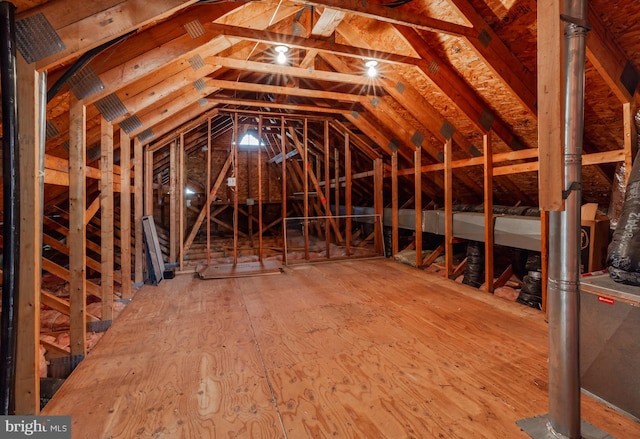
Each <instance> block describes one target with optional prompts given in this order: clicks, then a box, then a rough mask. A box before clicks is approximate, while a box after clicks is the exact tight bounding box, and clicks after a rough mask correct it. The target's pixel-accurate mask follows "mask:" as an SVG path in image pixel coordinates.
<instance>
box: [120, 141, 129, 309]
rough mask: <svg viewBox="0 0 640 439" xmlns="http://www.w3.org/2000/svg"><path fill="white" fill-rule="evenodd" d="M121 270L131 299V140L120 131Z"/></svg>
mask: <svg viewBox="0 0 640 439" xmlns="http://www.w3.org/2000/svg"><path fill="white" fill-rule="evenodd" d="M120 188H121V192H120V270H121V272H122V298H123V299H130V298H131V139H130V138H129V135H128V134H127V133H126V132H125V131H124V130H120Z"/></svg>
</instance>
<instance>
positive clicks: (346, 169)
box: [344, 132, 353, 256]
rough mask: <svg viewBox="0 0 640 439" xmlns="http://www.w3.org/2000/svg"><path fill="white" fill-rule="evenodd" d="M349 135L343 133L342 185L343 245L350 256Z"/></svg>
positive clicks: (351, 205)
mask: <svg viewBox="0 0 640 439" xmlns="http://www.w3.org/2000/svg"><path fill="white" fill-rule="evenodd" d="M349 139H350V136H349V133H348V132H345V134H344V178H345V187H344V204H345V213H346V215H347V218H346V221H345V223H346V233H345V234H346V237H345V241H346V242H345V245H346V246H347V251H346V255H347V256H351V241H352V239H353V238H352V236H351V235H352V233H351V228H352V224H351V214H352V213H353V202H352V196H353V194H352V188H353V185H352V182H351V173H352V169H351V142H350V141H349Z"/></svg>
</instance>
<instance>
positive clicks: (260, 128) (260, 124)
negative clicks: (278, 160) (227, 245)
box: [249, 115, 263, 262]
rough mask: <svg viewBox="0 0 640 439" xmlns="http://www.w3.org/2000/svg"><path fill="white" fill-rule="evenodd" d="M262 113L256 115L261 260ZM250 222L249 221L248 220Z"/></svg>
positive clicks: (260, 247)
mask: <svg viewBox="0 0 640 439" xmlns="http://www.w3.org/2000/svg"><path fill="white" fill-rule="evenodd" d="M262 137H263V135H262V115H260V116H258V260H259V261H260V262H262V232H263V230H262V228H263V224H262V146H261V143H262ZM249 222H251V221H249Z"/></svg>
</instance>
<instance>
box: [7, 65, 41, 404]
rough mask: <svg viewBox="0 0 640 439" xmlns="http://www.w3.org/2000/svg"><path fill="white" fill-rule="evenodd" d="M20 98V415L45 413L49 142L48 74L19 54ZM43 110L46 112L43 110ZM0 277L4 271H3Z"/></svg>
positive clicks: (17, 398)
mask: <svg viewBox="0 0 640 439" xmlns="http://www.w3.org/2000/svg"><path fill="white" fill-rule="evenodd" d="M16 70H17V94H18V96H17V98H18V102H20V106H19V108H18V128H19V132H20V141H19V159H18V160H19V163H20V175H19V187H20V201H19V202H20V207H19V211H20V219H19V221H20V225H19V227H20V238H19V240H20V242H19V244H20V258H19V261H18V262H19V267H18V273H17V274H18V283H17V286H18V291H17V294H18V298H17V299H18V300H17V307H18V322H19V331H17V333H18V334H17V336H18V339H17V346H18V347H17V352H16V362H15V366H16V375H15V399H14V401H15V414H17V415H26V414H29V415H34V414H35V415H37V414H39V413H40V361H39V359H40V346H39V342H40V286H41V271H42V236H41V221H42V209H43V206H42V202H43V200H42V194H41V187H42V181H43V177H42V169H43V163H42V162H41V158H40V157H41V155H40V153H41V152H43V150H44V147H45V139H43V138H42V137H41V129H40V127H41V126H42V125H43V124H44V123H45V121H44V120H42V116H41V115H42V113H43V112H44V111H43V110H44V109H43V107H45V106H46V102H45V100H44V95H46V89H45V84H46V81H45V80H44V74H39V73H37V72H36V71H35V69H34V66H33V65H29V64H27V62H26V61H25V60H24V59H23V58H22V56H17V69H16ZM41 110H42V111H41ZM0 277H1V276H0Z"/></svg>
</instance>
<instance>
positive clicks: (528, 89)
mask: <svg viewBox="0 0 640 439" xmlns="http://www.w3.org/2000/svg"><path fill="white" fill-rule="evenodd" d="M448 3H449V4H450V5H451V6H452V7H453V8H454V9H455V10H456V12H458V14H459V15H460V16H461V17H463V18H464V19H465V20H466V21H467V22H468V23H469V24H471V25H472V26H473V28H474V29H475V30H476V31H477V32H478V33H477V34H476V35H475V36H465V37H464V38H463V40H464V41H466V42H468V43H469V44H470V45H471V46H472V47H473V48H474V49H475V51H476V53H477V54H478V55H480V57H482V59H483V60H484V61H485V63H486V64H487V66H488V67H489V68H490V69H491V70H492V71H493V72H494V73H495V74H496V76H498V77H499V78H501V79H502V83H503V84H504V85H505V86H506V87H508V88H509V89H511V91H512V92H513V94H514V96H515V97H516V98H517V99H518V100H519V101H520V102H521V104H522V105H523V107H524V108H526V109H528V110H529V111H530V113H531V114H533V115H535V114H536V89H535V84H536V78H535V75H534V74H533V73H532V72H531V71H530V70H528V69H527V68H525V67H524V65H523V64H522V63H521V62H520V60H519V59H518V58H517V57H516V56H515V55H514V54H513V52H512V51H511V50H510V49H509V48H508V47H507V46H506V45H505V44H504V43H503V42H502V40H501V39H500V38H499V37H498V35H497V34H496V33H495V31H494V30H493V29H492V27H491V26H490V25H489V24H488V23H487V22H486V21H485V19H484V18H483V17H482V15H480V14H479V13H478V12H477V11H476V9H475V7H474V6H473V5H472V3H471V2H470V1H469V0H448ZM538 7H540V5H538ZM481 35H482V36H483V38H480V36H481ZM487 41H489V42H488V43H487Z"/></svg>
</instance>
